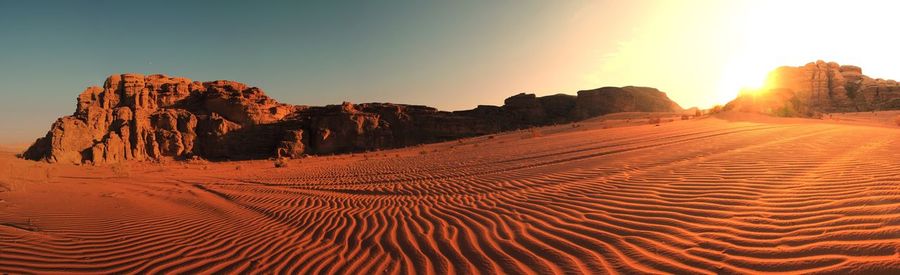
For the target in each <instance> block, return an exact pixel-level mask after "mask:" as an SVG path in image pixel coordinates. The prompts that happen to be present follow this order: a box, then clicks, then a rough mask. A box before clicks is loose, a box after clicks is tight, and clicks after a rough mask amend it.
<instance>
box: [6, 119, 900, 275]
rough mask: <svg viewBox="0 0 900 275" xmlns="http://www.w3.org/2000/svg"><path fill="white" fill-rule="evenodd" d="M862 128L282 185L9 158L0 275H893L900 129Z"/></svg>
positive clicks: (492, 144) (415, 168)
mask: <svg viewBox="0 0 900 275" xmlns="http://www.w3.org/2000/svg"><path fill="white" fill-rule="evenodd" d="M638 117H639V115H638ZM867 117H868V116H867V115H865V114H859V115H854V116H853V117H852V118H853V120H854V121H856V122H859V121H869V122H871V123H868V124H869V125H880V126H879V127H874V126H863V125H858V124H860V123H855V124H847V122H845V121H838V122H835V121H829V120H801V119H774V118H767V117H760V116H749V115H738V114H726V115H722V116H719V117H714V118H705V119H698V120H690V121H681V120H679V119H678V118H676V119H675V121H674V122H664V123H662V124H661V125H660V126H654V125H647V124H645V123H646V121H644V122H641V121H640V119H634V120H632V119H629V120H628V121H627V122H625V121H622V120H616V119H614V118H611V119H594V120H591V121H589V122H584V123H580V124H579V125H580V127H572V125H563V126H554V127H546V128H542V129H540V131H536V132H533V131H527V130H526V131H519V132H512V133H506V134H500V135H496V136H494V137H493V138H489V137H479V138H473V139H466V140H462V141H459V142H457V141H453V142H447V143H442V144H434V145H427V146H420V147H414V148H407V149H402V150H392V151H383V152H373V153H368V154H356V155H352V156H350V155H348V156H335V157H314V158H308V159H303V160H293V161H291V162H290V166H289V167H288V168H282V169H276V168H274V166H273V165H272V162H271V161H251V162H237V163H190V164H185V163H168V164H163V165H159V164H143V165H141V164H132V165H119V166H114V167H75V166H64V165H47V164H40V163H32V162H26V161H21V160H15V159H12V158H11V155H8V154H7V155H3V157H2V160H0V273H48V272H49V273H59V272H66V273H70V272H85V273H189V274H192V273H194V274H195V273H291V274H309V273H343V274H379V273H390V274H398V273H400V274H407V273H418V274H431V273H533V274H552V273H674V274H715V273H819V272H822V273H893V274H898V273H900V158H898V156H900V153H898V152H900V128H898V127H896V126H891V125H889V124H887V123H882V124H879V123H877V121H878V119H877V118H867ZM873 117H874V116H873ZM623 120H624V119H623ZM664 121H667V120H664ZM862 124H866V123H862ZM610 125H613V126H626V125H627V126H629V127H613V128H610Z"/></svg>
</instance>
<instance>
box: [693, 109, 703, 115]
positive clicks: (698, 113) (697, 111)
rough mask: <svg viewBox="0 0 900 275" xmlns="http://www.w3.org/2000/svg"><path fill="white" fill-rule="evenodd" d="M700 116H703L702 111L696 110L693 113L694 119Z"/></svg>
mask: <svg viewBox="0 0 900 275" xmlns="http://www.w3.org/2000/svg"><path fill="white" fill-rule="evenodd" d="M701 116H703V111H700V109H697V110H695V111H694V117H701Z"/></svg>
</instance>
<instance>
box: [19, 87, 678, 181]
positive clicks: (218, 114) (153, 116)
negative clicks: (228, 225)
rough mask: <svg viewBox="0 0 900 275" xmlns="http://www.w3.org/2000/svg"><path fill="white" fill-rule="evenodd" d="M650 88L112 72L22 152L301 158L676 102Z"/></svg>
mask: <svg viewBox="0 0 900 275" xmlns="http://www.w3.org/2000/svg"><path fill="white" fill-rule="evenodd" d="M680 109H681V108H680V107H678V105H677V104H675V103H674V102H672V101H671V100H669V99H668V98H667V97H666V95H665V94H664V93H662V92H659V91H658V90H656V89H652V88H638V87H624V88H614V87H607V88H601V89H597V90H590V91H581V92H578V96H572V95H564V94H558V95H551V96H544V97H537V96H535V95H533V94H518V95H515V96H513V97H510V98H508V99H507V100H506V101H505V102H504V106H485V105H482V106H478V107H477V108H475V109H473V110H468V111H457V112H444V111H439V110H437V109H434V108H431V107H427V106H417V105H402V104H391V103H366V104H352V103H349V102H344V103H343V104H341V105H328V106H322V107H307V106H295V105H288V104H282V103H279V102H277V101H275V100H274V99H272V98H269V97H268V96H266V95H265V93H264V92H263V91H262V90H260V89H259V88H256V87H248V86H247V85H245V84H242V83H238V82H234V81H225V80H219V81H211V82H197V81H191V80H190V79H187V78H183V77H168V76H165V75H150V76H143V75H139V74H122V75H113V76H110V77H109V78H107V80H106V82H105V83H104V85H103V87H89V88H87V89H86V90H85V91H84V92H83V93H81V94H80V95H79V96H78V99H77V107H76V111H75V113H74V114H73V115H71V116H67V117H63V118H60V119H59V120H58V121H57V122H56V123H54V124H53V126H52V127H51V129H50V131H49V132H48V133H47V135H46V136H45V137H43V138H40V139H38V140H37V141H36V142H35V143H34V144H33V145H32V146H31V147H30V148H29V149H28V151H26V152H25V154H24V157H25V158H27V159H32V160H46V161H49V162H63V163H86V162H91V163H95V164H102V163H110V162H119V161H149V160H161V159H185V158H193V157H202V158H207V159H223V160H237V159H254V158H268V157H289V158H296V157H300V156H302V155H304V154H334V153H343V152H354V151H368V150H378V149H384V148H396V147H403V146H409V145H415V144H421V143H429V142H437V141H443V140H448V139H455V138H460V137H468V136H476V135H484V134H490V133H495V132H499V131H505V130H512V129H519V128H525V127H532V126H539V125H546V124H552V123H565V122H571V121H576V120H579V119H583V118H587V117H591V116H596V115H602V114H606V113H612V112H622V111H644V112H654V111H678V110H680Z"/></svg>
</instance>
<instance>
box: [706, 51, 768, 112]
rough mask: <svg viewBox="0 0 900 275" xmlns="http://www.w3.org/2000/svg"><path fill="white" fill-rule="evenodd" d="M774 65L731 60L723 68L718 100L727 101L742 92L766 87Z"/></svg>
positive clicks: (717, 95) (717, 94) (720, 101)
mask: <svg viewBox="0 0 900 275" xmlns="http://www.w3.org/2000/svg"><path fill="white" fill-rule="evenodd" d="M772 68H773V67H771V66H769V65H766V64H757V63H755V62H752V61H736V62H730V63H729V64H728V65H727V66H725V69H724V70H722V75H721V78H720V79H719V84H718V88H717V91H718V92H717V93H716V95H715V97H716V102H719V103H727V102H729V101H731V100H733V99H735V98H736V97H737V96H738V95H740V93H742V92H747V91H759V90H762V89H763V88H765V83H766V76H767V75H768V73H769V71H770V70H771V69H772Z"/></svg>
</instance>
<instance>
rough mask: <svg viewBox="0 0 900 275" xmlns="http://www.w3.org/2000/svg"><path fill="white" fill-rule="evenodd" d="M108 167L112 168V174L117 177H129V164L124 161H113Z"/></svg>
mask: <svg viewBox="0 0 900 275" xmlns="http://www.w3.org/2000/svg"><path fill="white" fill-rule="evenodd" d="M109 169H110V170H112V172H113V176H114V177H117V178H128V177H131V166H129V165H128V164H126V163H124V162H117V163H113V164H112V165H110V166H109Z"/></svg>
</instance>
